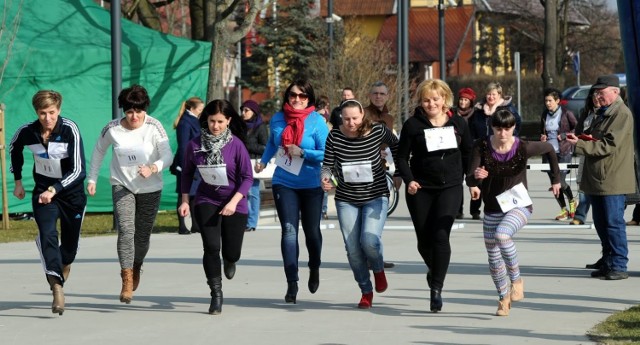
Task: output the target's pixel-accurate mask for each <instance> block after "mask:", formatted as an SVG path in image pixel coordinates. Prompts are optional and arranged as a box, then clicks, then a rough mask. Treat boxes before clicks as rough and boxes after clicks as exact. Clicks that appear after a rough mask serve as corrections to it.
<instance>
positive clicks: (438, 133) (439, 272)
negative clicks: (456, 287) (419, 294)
mask: <svg viewBox="0 0 640 345" xmlns="http://www.w3.org/2000/svg"><path fill="white" fill-rule="evenodd" d="M416 97H417V99H418V103H419V106H418V107H417V108H416V110H415V113H414V115H413V116H412V117H411V118H409V119H408V120H407V121H406V122H405V123H404V125H403V126H402V132H401V134H400V144H399V147H398V159H397V161H398V163H397V164H398V169H399V170H400V176H401V177H402V179H403V180H404V182H405V185H406V186H407V187H406V198H407V207H408V208H409V213H410V214H411V220H412V221H413V226H414V228H415V231H416V236H417V239H418V251H419V252H420V255H421V256H422V259H423V260H424V263H425V264H426V265H427V269H428V273H427V283H428V284H429V288H430V289H431V305H430V309H431V311H432V312H438V311H440V310H441V309H442V296H441V291H442V288H443V286H444V280H445V276H446V275H447V270H448V268H449V260H450V259H451V245H450V244H449V235H450V233H451V226H452V225H453V221H454V218H455V216H456V214H457V213H458V208H459V207H460V201H461V198H462V178H463V175H464V174H463V172H465V171H466V170H467V165H468V161H469V157H470V153H471V146H472V140H471V135H470V133H469V127H468V126H467V123H466V121H465V120H464V119H463V118H462V117H460V116H453V115H449V109H450V108H451V106H452V105H453V94H452V92H451V89H450V88H449V86H448V85H447V84H446V83H445V82H443V81H441V80H437V79H431V80H425V81H423V82H422V83H421V84H420V85H419V86H418V88H417V91H416Z"/></svg>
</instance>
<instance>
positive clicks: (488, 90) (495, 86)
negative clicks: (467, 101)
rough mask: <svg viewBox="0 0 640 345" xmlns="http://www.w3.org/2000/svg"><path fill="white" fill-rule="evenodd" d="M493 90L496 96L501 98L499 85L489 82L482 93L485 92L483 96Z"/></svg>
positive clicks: (500, 86)
mask: <svg viewBox="0 0 640 345" xmlns="http://www.w3.org/2000/svg"><path fill="white" fill-rule="evenodd" d="M493 90H496V92H497V93H498V95H500V96H502V85H500V83H498V82H491V83H489V85H487V88H486V89H485V90H484V91H485V94H488V93H489V92H491V91H493Z"/></svg>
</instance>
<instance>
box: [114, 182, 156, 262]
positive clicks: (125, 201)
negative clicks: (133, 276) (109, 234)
mask: <svg viewBox="0 0 640 345" xmlns="http://www.w3.org/2000/svg"><path fill="white" fill-rule="evenodd" d="M111 192H112V194H113V205H114V210H113V211H114V213H115V217H116V223H117V224H118V259H119V260H120V268H122V269H127V268H132V267H133V263H134V262H135V263H139V264H141V263H142V262H143V261H144V258H145V256H147V252H148V251H149V239H150V238H151V230H153V223H155V221H156V215H157V214H158V208H159V207H160V194H161V193H162V191H157V192H151V193H141V194H134V193H132V192H131V191H129V190H128V189H126V188H125V187H123V186H118V185H116V186H112V189H111Z"/></svg>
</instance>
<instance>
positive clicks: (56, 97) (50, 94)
mask: <svg viewBox="0 0 640 345" xmlns="http://www.w3.org/2000/svg"><path fill="white" fill-rule="evenodd" d="M31 104H33V109H34V110H35V111H38V110H40V109H46V108H49V107H50V106H52V105H53V106H55V107H56V108H57V109H60V106H62V95H61V94H60V93H59V92H58V91H53V90H40V91H38V92H36V94H35V95H33V98H32V99H31Z"/></svg>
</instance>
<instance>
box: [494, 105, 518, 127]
mask: <svg viewBox="0 0 640 345" xmlns="http://www.w3.org/2000/svg"><path fill="white" fill-rule="evenodd" d="M515 125H516V116H515V115H513V113H512V112H510V111H509V110H507V109H500V110H498V111H496V113H495V114H493V116H491V126H492V127H496V128H511V127H513V126H515Z"/></svg>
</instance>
